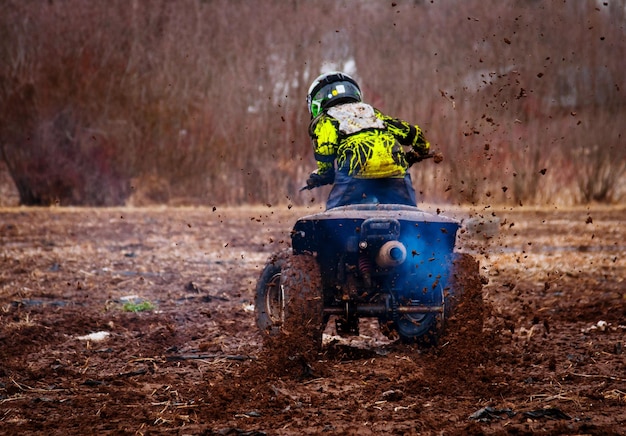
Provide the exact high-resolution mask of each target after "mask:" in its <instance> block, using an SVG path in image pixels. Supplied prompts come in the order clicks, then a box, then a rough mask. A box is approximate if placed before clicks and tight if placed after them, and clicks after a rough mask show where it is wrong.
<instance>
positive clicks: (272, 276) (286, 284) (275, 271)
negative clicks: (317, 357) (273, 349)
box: [256, 251, 324, 354]
mask: <svg viewBox="0 0 626 436" xmlns="http://www.w3.org/2000/svg"><path fill="white" fill-rule="evenodd" d="M256 314H257V325H258V327H259V328H260V329H261V331H262V332H264V333H265V334H266V335H267V336H269V337H274V338H272V339H278V342H280V343H282V345H283V346H286V345H288V348H291V349H292V350H293V351H294V354H307V353H308V352H310V351H313V352H317V351H319V350H320V349H321V346H322V331H323V329H324V322H323V318H324V301H323V298H322V276H321V273H320V268H319V266H318V264H317V261H316V260H315V257H313V256H311V255H292V254H291V252H290V251H286V252H282V253H279V254H278V255H276V256H274V257H272V258H271V259H270V261H269V262H268V263H267V265H266V266H265V269H264V270H263V272H262V273H261V278H260V279H259V282H258V284H257V295H256Z"/></svg>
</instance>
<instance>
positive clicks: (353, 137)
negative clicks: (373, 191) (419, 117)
mask: <svg viewBox="0 0 626 436" xmlns="http://www.w3.org/2000/svg"><path fill="white" fill-rule="evenodd" d="M309 135H310V136H311V139H312V141H313V146H314V147H315V160H316V161H317V167H318V171H317V173H318V174H319V175H320V176H322V177H324V178H330V177H333V176H334V172H335V167H334V162H335V161H337V171H338V172H340V173H343V174H346V175H348V176H351V177H355V178H361V179H376V178H388V177H392V178H400V177H404V175H405V174H406V171H407V168H408V165H407V162H406V160H405V159H404V152H403V150H402V147H401V145H404V146H410V147H411V148H413V150H415V151H416V152H417V153H419V154H427V153H428V150H429V148H430V144H429V143H428V141H426V138H425V137H424V134H423V132H422V130H421V129H420V128H419V127H418V126H416V125H411V124H409V123H407V122H406V121H402V120H399V119H397V118H392V117H389V116H387V115H384V114H382V113H381V112H380V111H379V110H378V109H375V108H373V107H372V106H370V105H368V104H366V103H361V102H358V103H356V102H355V103H347V104H342V105H339V106H333V107H331V108H330V109H328V110H326V111H324V112H322V113H321V114H320V115H319V116H318V117H317V118H315V119H314V120H313V121H312V122H311V125H310V127H309Z"/></svg>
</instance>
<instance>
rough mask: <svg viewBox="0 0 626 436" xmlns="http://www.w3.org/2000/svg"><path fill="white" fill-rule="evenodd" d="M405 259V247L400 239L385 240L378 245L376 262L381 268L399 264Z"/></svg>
mask: <svg viewBox="0 0 626 436" xmlns="http://www.w3.org/2000/svg"><path fill="white" fill-rule="evenodd" d="M405 260H406V247H405V246H404V244H403V243H402V242H400V241H387V242H385V243H384V244H383V246H382V247H380V251H379V252H378V255H377V256H376V263H377V264H378V266H380V267H383V268H390V267H394V266H398V265H401V264H402V263H403V262H404V261H405Z"/></svg>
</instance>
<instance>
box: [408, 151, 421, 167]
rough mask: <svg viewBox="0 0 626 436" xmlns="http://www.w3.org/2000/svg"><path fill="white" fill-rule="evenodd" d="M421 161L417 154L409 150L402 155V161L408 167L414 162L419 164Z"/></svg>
mask: <svg viewBox="0 0 626 436" xmlns="http://www.w3.org/2000/svg"><path fill="white" fill-rule="evenodd" d="M422 159H423V157H422V156H420V155H419V154H418V153H417V152H415V151H413V150H411V151H407V152H406V153H404V160H406V163H407V164H408V165H409V167H410V166H412V165H413V164H414V163H416V162H420V161H421V160H422Z"/></svg>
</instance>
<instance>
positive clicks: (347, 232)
mask: <svg viewBox="0 0 626 436" xmlns="http://www.w3.org/2000/svg"><path fill="white" fill-rule="evenodd" d="M459 227H460V224H459V222H457V221H455V220H453V219H450V218H446V217H444V216H442V215H438V214H437V215H435V214H430V213H427V212H425V211H422V210H420V209H418V208H417V207H413V206H404V205H397V204H355V205H349V206H341V207H336V208H333V209H330V210H327V211H325V212H321V213H317V214H314V215H310V216H305V217H302V218H300V219H298V220H297V222H296V223H295V225H294V227H293V230H292V232H291V242H292V244H291V246H292V247H291V249H288V250H285V251H282V252H279V253H276V254H274V255H272V256H271V257H270V259H269V260H268V262H267V264H266V265H265V267H264V269H263V271H262V272H261V275H260V277H259V280H258V282H257V286H256V301H255V312H256V322H257V325H258V327H259V328H260V329H261V331H262V332H263V333H264V334H265V335H266V337H267V338H269V339H272V338H277V337H278V338H282V339H285V340H290V341H293V342H294V343H298V344H300V345H306V346H307V347H310V348H312V349H317V350H319V349H321V345H322V332H323V331H324V329H325V326H326V324H327V322H328V321H329V319H330V318H331V317H332V316H334V317H335V325H336V330H337V333H339V334H341V335H358V333H359V319H360V318H366V317H367V318H372V317H373V318H377V319H378V322H379V326H380V330H381V332H382V333H383V334H385V335H386V336H387V337H389V338H391V339H400V340H402V341H404V342H408V343H418V344H420V345H427V346H428V345H435V344H437V342H438V341H439V340H440V339H441V337H442V335H443V332H444V327H445V324H446V320H447V319H448V318H449V317H450V316H451V315H452V314H453V312H454V310H455V307H457V306H458V303H459V301H460V299H461V298H462V297H463V294H464V293H466V291H467V290H468V289H469V287H472V289H473V290H475V287H476V286H478V287H480V286H481V284H480V276H479V271H478V263H477V262H476V261H474V259H473V258H472V257H471V256H470V255H468V254H462V253H457V252H455V242H456V235H457V231H458V229H459ZM479 297H480V295H479ZM479 299H480V298H479ZM481 301H482V300H481ZM479 303H480V302H479Z"/></svg>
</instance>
